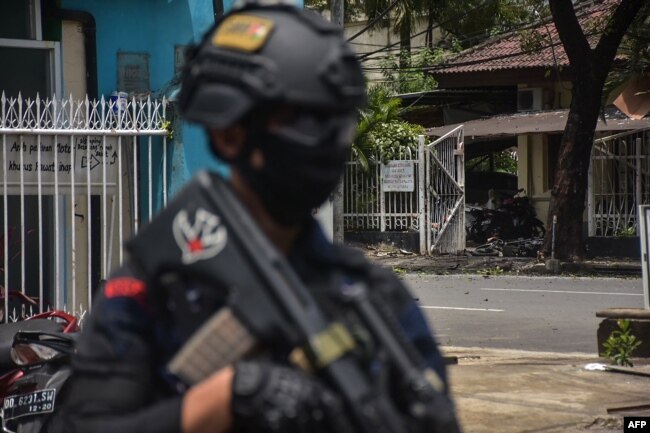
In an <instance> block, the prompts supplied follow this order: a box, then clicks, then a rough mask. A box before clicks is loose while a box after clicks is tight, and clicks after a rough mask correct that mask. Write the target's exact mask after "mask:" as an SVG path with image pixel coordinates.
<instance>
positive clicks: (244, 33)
mask: <svg viewBox="0 0 650 433" xmlns="http://www.w3.org/2000/svg"><path fill="white" fill-rule="evenodd" d="M273 26H274V23H273V21H271V20H269V19H267V18H261V17H257V16H254V15H245V14H238V15H233V16H230V17H228V18H226V19H225V20H224V21H223V23H222V24H221V25H220V26H219V28H218V29H217V31H216V32H215V34H214V36H212V44H213V45H214V46H217V47H223V48H234V49H237V50H240V51H245V52H248V53H252V52H254V51H257V50H259V49H260V48H261V47H263V46H264V44H265V43H266V41H267V40H268V38H269V36H271V31H272V30H273Z"/></svg>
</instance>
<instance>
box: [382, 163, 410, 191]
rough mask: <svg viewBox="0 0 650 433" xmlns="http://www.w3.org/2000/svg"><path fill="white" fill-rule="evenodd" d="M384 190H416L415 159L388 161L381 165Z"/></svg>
mask: <svg viewBox="0 0 650 433" xmlns="http://www.w3.org/2000/svg"><path fill="white" fill-rule="evenodd" d="M381 180H382V187H383V190H384V192H412V191H413V190H415V170H414V168H413V161H396V160H395V161H388V162H387V163H386V164H382V166H381Z"/></svg>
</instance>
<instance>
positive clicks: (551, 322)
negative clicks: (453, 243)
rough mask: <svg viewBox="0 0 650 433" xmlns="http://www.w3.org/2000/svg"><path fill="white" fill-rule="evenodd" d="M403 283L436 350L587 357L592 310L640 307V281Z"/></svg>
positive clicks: (416, 279) (592, 347)
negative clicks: (453, 348)
mask: <svg viewBox="0 0 650 433" xmlns="http://www.w3.org/2000/svg"><path fill="white" fill-rule="evenodd" d="M404 280H405V281H406V282H407V284H408V285H409V286H410V288H411V290H412V291H413V295H414V296H416V297H418V298H419V302H420V305H421V306H422V308H424V309H425V312H426V314H427V317H428V319H429V322H430V323H431V324H432V325H433V327H434V328H435V331H436V334H437V336H438V339H439V341H440V343H441V344H443V345H453V346H462V347H485V348H507V349H524V350H540V351H549V352H585V353H591V354H595V353H597V347H596V346H597V344H596V330H597V328H598V323H599V322H600V320H601V319H599V318H597V317H596V315H595V313H596V311H599V310H603V309H606V308H611V307H640V308H642V307H643V290H642V283H641V279H616V278H564V277H551V278H549V277H517V276H495V277H490V278H484V277H483V276H480V275H479V276H474V275H449V276H438V275H416V274H407V275H405V276H404Z"/></svg>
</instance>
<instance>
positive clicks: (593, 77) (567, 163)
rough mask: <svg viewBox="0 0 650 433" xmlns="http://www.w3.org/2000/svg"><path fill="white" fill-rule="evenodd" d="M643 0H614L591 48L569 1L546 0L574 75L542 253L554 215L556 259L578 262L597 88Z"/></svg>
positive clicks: (547, 251)
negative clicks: (615, 3)
mask: <svg viewBox="0 0 650 433" xmlns="http://www.w3.org/2000/svg"><path fill="white" fill-rule="evenodd" d="M645 1H646V0H620V3H618V5H617V6H615V7H614V8H613V10H612V11H611V13H610V14H609V18H608V22H607V25H606V28H605V29H604V31H603V33H602V35H601V37H600V40H599V41H598V43H597V44H596V46H595V48H592V47H591V46H590V45H589V42H588V40H587V38H586V36H585V34H584V32H583V30H582V28H581V27H580V24H579V22H578V19H577V17H576V14H575V10H574V9H573V5H572V3H571V2H569V1H568V0H549V6H550V7H551V13H552V14H553V22H554V23H555V27H556V29H557V31H558V34H559V37H560V40H561V41H562V46H563V47H564V50H565V52H566V54H567V56H568V57H569V62H570V64H571V68H572V69H573V70H574V72H575V77H576V78H575V79H574V80H573V95H572V99H571V108H570V110H569V116H568V119H567V124H566V127H565V129H564V135H563V136H562V144H561V147H560V152H559V156H558V162H557V171H556V173H555V179H554V185H553V189H552V190H551V202H550V205H549V212H548V218H547V227H548V228H549V229H550V230H547V232H546V237H545V238H544V248H543V252H544V254H545V255H546V256H547V257H548V256H550V254H551V250H552V248H553V245H552V236H553V235H552V232H553V230H552V224H553V217H554V216H557V226H556V233H555V257H556V258H558V259H560V260H582V259H583V258H584V257H585V248H584V237H583V215H584V210H585V196H586V194H587V185H588V175H589V164H590V162H591V148H592V146H593V140H594V132H595V129H596V124H597V122H598V114H599V111H600V102H601V96H602V93H603V86H604V83H605V78H606V77H607V74H608V72H609V70H610V68H611V65H612V62H613V61H614V56H615V55H616V50H617V49H618V46H619V44H620V42H621V39H622V38H623V35H624V34H625V32H626V31H627V28H628V27H629V26H630V24H631V23H632V21H633V20H634V18H635V17H636V15H637V13H638V12H639V10H640V8H641V6H642V5H643V3H644V2H645Z"/></svg>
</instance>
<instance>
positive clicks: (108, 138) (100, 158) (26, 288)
mask: <svg viewBox="0 0 650 433" xmlns="http://www.w3.org/2000/svg"><path fill="white" fill-rule="evenodd" d="M0 106H1V109H0V146H1V148H0V153H1V154H0V165H1V167H2V168H1V169H0V170H1V172H0V176H1V178H0V179H1V184H0V194H1V195H2V199H1V200H2V202H1V205H2V215H1V220H2V222H1V224H2V226H1V230H2V246H0V248H2V251H1V252H0V254H1V255H2V260H1V262H0V263H2V270H1V274H2V275H1V276H0V281H1V284H2V286H3V294H4V308H3V312H9V313H11V306H10V304H11V302H12V300H11V299H12V293H13V294H16V293H18V292H20V293H23V294H26V295H29V296H31V297H34V298H37V299H38V305H37V306H36V308H35V310H38V311H39V312H40V311H44V310H47V309H48V308H66V309H68V310H69V311H76V310H78V309H81V310H83V309H87V308H88V306H89V305H90V303H91V300H92V293H93V291H94V290H95V289H96V288H97V287H98V285H99V283H100V281H101V280H103V279H105V278H106V276H107V274H108V273H109V272H110V270H111V269H112V268H114V267H115V266H117V265H118V264H119V263H121V262H122V260H123V253H122V243H123V241H124V240H125V239H127V238H128V237H130V236H131V235H132V234H134V233H135V232H136V231H137V229H138V225H139V224H140V221H141V219H148V218H149V217H150V215H152V214H153V212H154V211H155V209H156V208H157V207H159V206H161V205H164V204H165V203H166V200H167V177H168V169H167V167H168V162H167V131H166V127H167V120H166V109H167V101H165V100H164V99H163V100H151V99H145V100H135V99H132V100H128V101H127V100H117V101H115V100H105V99H104V98H102V99H101V100H88V99H85V100H73V99H72V98H68V99H56V98H55V99H41V98H38V97H37V98H36V99H23V98H21V97H20V96H18V97H17V98H8V97H5V94H4V93H3V94H2V96H1V97H0ZM155 184H156V185H155ZM154 185H155V186H154ZM8 316H9V314H4V320H7V319H8Z"/></svg>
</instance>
